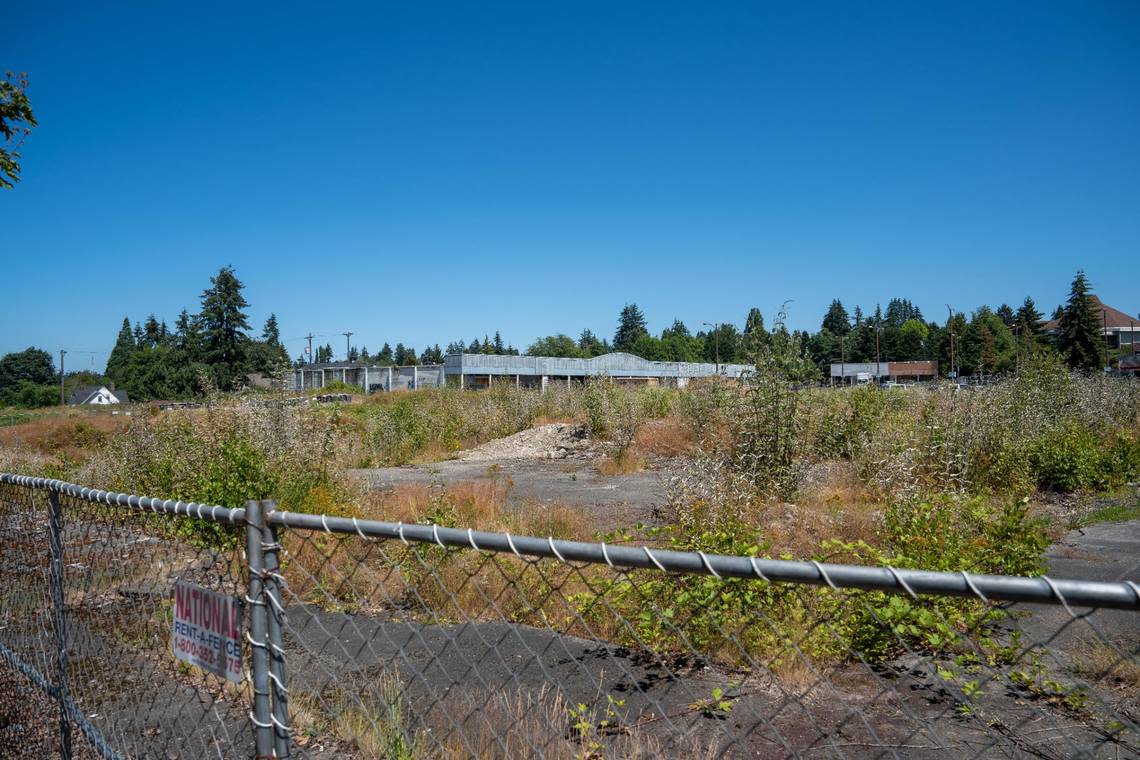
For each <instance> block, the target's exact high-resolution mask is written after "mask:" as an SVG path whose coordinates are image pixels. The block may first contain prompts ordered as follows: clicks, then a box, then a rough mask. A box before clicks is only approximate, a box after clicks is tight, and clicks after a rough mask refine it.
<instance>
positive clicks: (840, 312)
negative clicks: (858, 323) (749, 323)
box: [745, 298, 861, 335]
mask: <svg viewBox="0 0 1140 760" xmlns="http://www.w3.org/2000/svg"><path fill="white" fill-rule="evenodd" d="M860 316H861V313H860ZM822 328H823V329H824V330H827V331H829V332H830V333H831V334H832V335H846V334H847V333H849V332H851V318H850V317H849V316H847V309H845V308H843V303H842V302H841V301H840V300H839V299H838V298H836V299H834V300H833V301H832V302H831V306H828V307H827V314H825V315H824V316H823V324H822ZM745 332H748V329H747V328H745Z"/></svg>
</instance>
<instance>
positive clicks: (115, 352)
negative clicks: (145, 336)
mask: <svg viewBox="0 0 1140 760" xmlns="http://www.w3.org/2000/svg"><path fill="white" fill-rule="evenodd" d="M137 350H138V343H136V342H135V336H134V333H133V332H132V331H131V320H130V319H128V318H127V317H123V326H122V327H121V328H119V337H118V338H117V339H116V340H115V347H114V348H112V349H111V355H110V356H109V357H108V358H107V368H106V369H105V370H104V374H106V375H107V377H109V378H110V379H111V380H112V381H113V382H115V383H121V382H122V380H123V377H124V371H125V369H126V367H127V362H128V361H129V360H130V358H131V354H133V353H134V352H135V351H137Z"/></svg>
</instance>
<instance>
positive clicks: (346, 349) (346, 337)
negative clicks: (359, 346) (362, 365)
mask: <svg viewBox="0 0 1140 760" xmlns="http://www.w3.org/2000/svg"><path fill="white" fill-rule="evenodd" d="M341 335H343V336H344V360H345V361H348V357H349V355H350V354H351V353H352V348H350V344H349V342H348V340H349V338H351V337H352V333H351V332H346V333H341Z"/></svg>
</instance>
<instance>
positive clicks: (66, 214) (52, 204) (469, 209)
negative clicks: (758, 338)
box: [0, 1, 1140, 368]
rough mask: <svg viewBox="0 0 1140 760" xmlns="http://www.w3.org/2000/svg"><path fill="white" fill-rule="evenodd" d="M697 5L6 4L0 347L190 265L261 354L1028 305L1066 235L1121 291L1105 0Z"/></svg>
mask: <svg viewBox="0 0 1140 760" xmlns="http://www.w3.org/2000/svg"><path fill="white" fill-rule="evenodd" d="M711 5H712V4H705V3H690V4H669V3H622V4H616V3H596V4H594V3H585V2H580V3H565V4H559V5H555V4H549V3H519V4H517V5H500V4H488V3H478V4H475V3H469V4H456V5H450V4H440V3H401V4H398V5H397V4H392V3H362V4H355V5H354V4H347V3H346V4H341V3H337V4H311V3H310V4H304V5H294V4H289V3H280V2H278V3H272V4H269V3H266V4H262V5H256V4H253V3H248V4H247V3H226V4H220V3H219V4H212V3H208V2H202V3H195V4H174V3H133V4H127V3H115V4H101V3H99V4H92V3H84V4H79V3H76V4H56V3H51V2H44V3H39V2H37V3H20V4H17V6H16V7H15V8H13V9H9V10H8V11H7V12H6V14H5V18H6V24H7V25H8V27H9V29H10V31H11V33H10V34H8V35H6V38H5V46H4V48H3V49H2V50H0V69H12V70H16V71H27V72H28V75H29V77H30V80H31V87H30V92H29V94H30V96H31V98H32V102H33V105H34V107H35V111H36V115H37V117H38V118H39V121H40V127H39V128H38V129H37V130H36V131H35V132H34V133H33V135H32V136H31V138H30V139H29V140H28V141H27V142H26V143H25V145H24V148H23V153H24V161H23V164H24V179H23V181H22V182H20V183H19V184H18V185H17V188H16V189H15V190H13V191H4V192H0V251H2V255H3V260H4V268H5V274H6V277H5V281H6V287H5V288H4V290H5V294H4V298H2V299H0V325H3V330H0V336H2V337H0V352H3V351H9V350H17V349H22V348H24V347H26V346H27V345H37V346H41V347H43V348H45V349H48V350H50V351H52V352H55V351H56V350H58V349H59V348H67V349H69V350H71V351H72V352H73V353H72V356H71V357H69V366H72V367H77V368H78V367H85V368H90V366H92V365H93V366H95V368H100V367H101V366H102V364H103V363H104V362H105V360H106V352H107V351H108V350H109V349H110V346H111V344H112V343H113V341H114V338H115V334H116V332H117V330H118V327H119V324H120V322H121V320H122V318H123V316H124V315H129V316H130V317H131V319H132V320H136V319H137V320H142V319H145V317H146V316H147V315H148V314H149V313H151V312H154V313H155V314H157V315H158V316H159V317H160V318H165V319H166V320H167V321H168V322H173V320H174V318H175V317H176V315H177V314H178V312H179V311H180V310H181V309H182V308H183V307H189V308H191V310H193V309H194V308H195V307H196V304H197V299H198V296H199V294H200V293H201V291H202V289H203V288H204V287H206V286H207V284H208V279H209V277H210V275H212V274H213V273H215V272H216V271H217V270H218V268H219V267H220V266H222V265H225V264H233V265H234V266H235V267H236V269H237V272H238V276H239V277H240V278H241V279H242V280H243V281H244V282H245V283H246V285H247V291H246V293H247V297H248V300H249V301H250V304H251V307H250V316H251V321H252V322H254V323H255V325H256V326H257V327H258V328H260V325H261V323H262V322H263V320H264V318H265V317H266V316H267V315H268V313H269V312H270V311H275V312H276V313H277V315H278V317H279V319H280V322H281V326H282V328H281V329H282V335H283V337H285V338H287V339H290V340H288V341H287V342H288V347H289V349H290V351H291V353H292V354H293V355H294V356H295V355H296V354H297V353H298V351H299V349H300V347H301V345H302V344H303V341H302V340H300V339H299V338H300V336H302V335H304V334H305V333H306V332H308V331H310V330H311V331H313V332H315V333H317V334H318V335H319V336H321V337H320V338H318V340H319V341H321V342H324V341H326V340H327V341H328V342H331V343H332V345H333V346H334V348H335V349H336V351H337V353H338V355H339V354H340V353H342V352H343V345H344V339H343V338H342V337H341V336H340V335H339V333H341V332H342V331H344V330H352V331H353V332H355V333H356V335H355V336H354V338H353V342H354V343H356V344H357V345H360V344H363V345H366V346H367V347H368V348H370V349H372V350H376V349H378V348H379V346H380V344H381V343H382V342H384V341H385V340H387V341H389V342H391V343H392V344H393V345H395V343H396V342H397V341H403V342H404V343H407V344H411V345H414V346H416V347H417V348H421V349H422V348H423V347H424V345H425V344H427V343H429V342H436V341H439V342H440V343H443V344H446V342H447V341H449V340H452V339H456V338H464V339H466V340H470V339H471V338H472V337H473V336H476V335H478V336H482V335H483V334H484V333H490V332H493V331H494V330H496V329H499V330H501V331H502V333H503V337H504V339H505V340H507V341H509V342H512V343H514V344H515V345H516V346H525V345H526V344H527V343H529V342H530V341H531V340H533V339H534V338H535V337H537V336H539V335H544V334H547V333H553V332H568V333H570V334H572V335H576V334H577V333H578V331H580V330H581V329H582V328H583V327H589V328H591V329H593V330H594V331H595V332H596V333H598V334H599V335H604V336H612V334H613V330H614V327H615V322H616V316H617V313H618V311H619V310H620V309H621V307H622V306H623V305H624V304H625V303H626V302H631V301H633V302H636V303H638V304H639V305H640V306H641V307H642V309H643V310H644V311H645V313H646V315H647V316H648V318H649V322H650V328H651V329H652V330H654V331H659V330H660V329H661V328H663V327H665V326H667V325H668V324H669V323H670V322H671V321H672V319H673V318H674V317H678V318H681V319H683V320H685V321H686V322H687V323H688V324H689V325H690V327H692V328H697V327H699V326H700V323H701V322H704V321H709V322H713V321H736V322H737V323H742V322H743V320H744V315H745V313H746V312H747V310H748V309H749V308H750V307H751V306H754V305H755V306H759V307H760V308H761V309H762V310H763V311H764V312H765V314H766V315H767V316H768V317H769V319H770V318H771V315H772V313H773V312H774V311H775V309H776V308H777V307H778V305H779V304H780V303H781V302H782V301H785V300H787V299H794V300H793V303H792V304H791V311H790V324H791V326H793V327H796V328H808V329H812V330H814V329H816V328H817V327H818V324H819V320H820V319H821V318H822V316H823V311H824V309H825V308H826V306H827V304H828V302H830V300H831V299H832V298H835V297H838V298H840V299H842V300H843V301H844V303H845V304H846V305H847V306H848V308H849V309H850V308H852V307H854V305H855V304H856V303H858V304H862V305H863V307H864V309H866V310H870V309H873V307H874V304H875V303H876V302H882V303H883V304H884V306H885V303H886V301H887V300H888V299H890V298H891V297H893V296H899V297H904V298H910V299H911V300H913V301H914V302H915V303H916V304H918V305H919V306H920V307H921V308H922V309H923V310H924V312H925V313H926V314H927V316H929V317H935V318H939V319H943V318H944V317H945V304H946V303H948V302H949V303H951V304H953V305H954V306H955V308H956V309H960V310H965V311H968V310H970V309H972V308H974V307H975V306H977V305H978V304H981V303H990V304H993V305H995V306H996V305H997V304H999V303H1001V302H1003V301H1008V302H1010V303H1012V304H1014V305H1016V304H1017V303H1019V302H1020V301H1021V299H1023V298H1024V297H1025V296H1026V295H1032V296H1033V297H1034V298H1035V299H1036V300H1037V301H1038V303H1039V305H1040V307H1041V308H1042V310H1044V311H1047V312H1048V311H1051V310H1052V308H1053V307H1054V306H1055V305H1056V304H1057V303H1059V302H1060V301H1061V300H1062V299H1063V298H1064V297H1065V295H1066V293H1067V289H1068V285H1069V282H1070V281H1071V279H1072V276H1073V273H1074V272H1075V270H1076V269H1077V268H1084V269H1085V270H1086V271H1087V273H1088V275H1089V277H1090V278H1091V280H1092V282H1093V285H1094V287H1095V290H1096V292H1097V293H1098V294H1099V295H1100V296H1101V297H1102V298H1104V300H1105V301H1107V302H1108V303H1110V304H1113V305H1115V306H1117V307H1118V308H1121V309H1123V310H1125V311H1128V312H1136V311H1138V310H1140V297H1138V296H1137V291H1136V282H1137V275H1140V265H1138V263H1137V262H1138V259H1137V255H1138V253H1140V149H1138V146H1140V4H1137V3H1135V2H1131V1H1128V2H1072V3H1049V2H1043V3H1033V4H1030V3H1000V2H984V3H982V2H977V3H913V2H912V3H901V2H900V3H893V4H892V3H877V4H852V3H833V4H829V3H818V4H817V3H786V2H773V3H732V4H730V3H719V4H716V6H715V7H710V6H711ZM864 5H870V6H871V7H862V6H864ZM84 352H91V353H84Z"/></svg>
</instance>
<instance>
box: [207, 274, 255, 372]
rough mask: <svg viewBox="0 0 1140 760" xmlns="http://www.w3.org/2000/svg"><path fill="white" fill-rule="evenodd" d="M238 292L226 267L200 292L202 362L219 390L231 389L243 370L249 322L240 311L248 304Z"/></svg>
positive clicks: (235, 279)
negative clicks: (212, 374) (204, 361)
mask: <svg viewBox="0 0 1140 760" xmlns="http://www.w3.org/2000/svg"><path fill="white" fill-rule="evenodd" d="M241 289H242V284H241V282H240V281H239V280H238V278H237V277H236V276H235V275H234V269H233V267H231V266H226V267H222V268H221V269H220V270H219V271H218V274H217V275H216V276H214V277H212V278H210V287H209V288H207V289H206V290H205V291H203V292H202V311H201V313H200V314H199V320H200V321H201V326H202V348H203V350H204V356H205V359H206V363H207V364H209V365H210V367H211V369H212V370H213V372H214V378H215V381H216V382H217V384H218V387H219V388H221V389H223V390H229V389H230V388H233V387H234V386H235V385H236V384H237V382H238V380H239V378H240V377H241V375H242V373H243V372H244V371H245V363H246V362H245V348H246V344H248V343H249V336H248V335H247V334H246V332H245V331H246V330H248V329H249V321H248V320H247V318H246V315H245V312H244V311H242V309H244V308H245V307H247V306H249V304H248V303H247V302H246V300H245V298H244V297H243V296H242V294H241Z"/></svg>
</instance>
